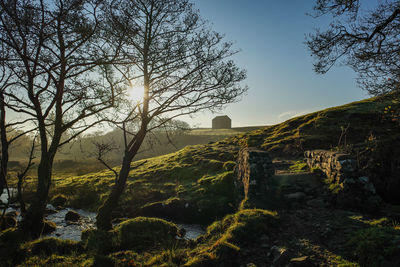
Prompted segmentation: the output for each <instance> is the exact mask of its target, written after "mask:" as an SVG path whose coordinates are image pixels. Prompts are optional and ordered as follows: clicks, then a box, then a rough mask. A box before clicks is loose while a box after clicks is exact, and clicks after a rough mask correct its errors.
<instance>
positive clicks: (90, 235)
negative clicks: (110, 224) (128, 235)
mask: <svg viewBox="0 0 400 267" xmlns="http://www.w3.org/2000/svg"><path fill="white" fill-rule="evenodd" d="M81 239H82V244H83V246H84V248H85V249H86V250H87V251H94V252H96V253H97V254H107V253H110V252H112V251H114V250H115V249H116V248H117V247H118V244H117V242H116V235H115V233H114V232H110V231H102V230H97V229H88V230H85V231H83V232H82V235H81Z"/></svg>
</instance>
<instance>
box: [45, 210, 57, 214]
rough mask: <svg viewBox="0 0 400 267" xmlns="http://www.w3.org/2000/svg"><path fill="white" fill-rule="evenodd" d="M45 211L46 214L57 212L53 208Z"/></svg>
mask: <svg viewBox="0 0 400 267" xmlns="http://www.w3.org/2000/svg"><path fill="white" fill-rule="evenodd" d="M45 213H46V214H54V213H57V211H56V210H54V209H46V211H45Z"/></svg>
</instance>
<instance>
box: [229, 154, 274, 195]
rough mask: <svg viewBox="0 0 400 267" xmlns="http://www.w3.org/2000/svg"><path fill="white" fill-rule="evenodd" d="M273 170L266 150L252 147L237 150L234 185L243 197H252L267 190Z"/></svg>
mask: <svg viewBox="0 0 400 267" xmlns="http://www.w3.org/2000/svg"><path fill="white" fill-rule="evenodd" d="M274 173H275V170H274V166H273V164H272V160H271V157H270V156H269V154H268V152H266V151H263V150H259V149H256V148H252V147H245V148H242V149H241V150H240V151H239V155H238V159H237V164H236V175H237V176H236V177H237V179H236V181H235V186H236V188H237V190H238V191H239V193H240V194H241V195H242V197H244V198H248V199H253V198H256V197H258V196H261V195H263V194H266V193H267V191H268V188H269V187H268V185H269V182H270V180H271V177H272V176H273V175H274Z"/></svg>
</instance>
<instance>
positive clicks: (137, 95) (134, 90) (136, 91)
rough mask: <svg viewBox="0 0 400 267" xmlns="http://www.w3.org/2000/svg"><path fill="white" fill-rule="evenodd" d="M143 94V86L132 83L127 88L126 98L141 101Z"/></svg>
mask: <svg viewBox="0 0 400 267" xmlns="http://www.w3.org/2000/svg"><path fill="white" fill-rule="evenodd" d="M143 95H144V88H143V86H140V85H139V86H138V85H132V86H129V88H128V98H129V100H131V101H133V102H135V103H139V102H142V101H143Z"/></svg>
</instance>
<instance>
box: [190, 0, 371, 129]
mask: <svg viewBox="0 0 400 267" xmlns="http://www.w3.org/2000/svg"><path fill="white" fill-rule="evenodd" d="M313 2H314V1H313V0H301V1H298V0H193V3H194V4H195V8H197V9H199V10H200V14H201V16H202V17H203V18H205V19H207V20H209V21H210V22H211V23H212V28H213V29H214V30H216V31H217V32H220V33H224V34H225V37H226V40H231V41H234V42H235V48H239V49H241V52H240V53H239V54H237V55H235V56H234V58H233V59H234V60H235V62H236V63H237V65H238V66H240V67H242V68H245V69H247V72H248V78H247V80H246V82H245V83H246V84H247V85H248V86H249V91H248V93H247V95H245V96H244V97H243V98H242V101H241V102H239V103H235V104H231V105H229V106H227V107H226V108H225V110H223V111H222V112H221V113H219V114H226V115H228V116H230V117H231V119H232V123H233V126H234V127H239V126H253V125H270V124H275V123H278V122H281V121H284V120H286V119H289V118H291V117H293V116H295V115H297V114H305V113H309V112H312V111H317V110H320V109H323V108H327V107H332V106H337V105H342V104H345V103H348V102H352V101H356V100H360V99H363V98H366V97H368V95H367V94H366V92H365V91H363V90H361V89H360V88H358V87H357V84H356V80H355V78H356V74H355V73H354V72H353V71H352V70H351V69H350V68H348V67H346V66H338V67H334V68H333V69H332V70H331V71H330V72H328V73H327V74H325V75H317V74H315V73H314V72H313V66H312V58H311V56H310V54H309V52H308V50H307V47H306V45H305V44H304V41H305V35H306V34H308V33H311V32H313V30H314V29H315V28H322V29H323V28H324V26H326V25H328V23H329V21H330V20H329V19H330V18H318V19H314V18H312V17H310V16H308V15H306V13H310V12H311V11H312V6H313ZM215 115H216V114H211V113H207V112H203V113H199V114H198V115H196V117H195V118H194V119H190V121H189V120H186V121H187V122H189V123H190V124H191V125H192V126H198V127H210V126H211V119H212V118H213V117H214V116H215ZM183 120H185V119H183Z"/></svg>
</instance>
